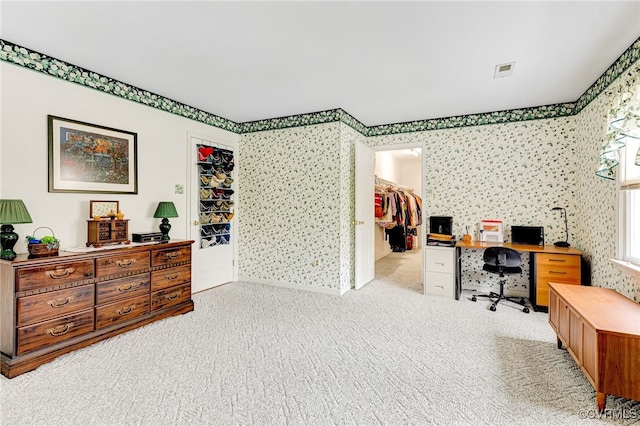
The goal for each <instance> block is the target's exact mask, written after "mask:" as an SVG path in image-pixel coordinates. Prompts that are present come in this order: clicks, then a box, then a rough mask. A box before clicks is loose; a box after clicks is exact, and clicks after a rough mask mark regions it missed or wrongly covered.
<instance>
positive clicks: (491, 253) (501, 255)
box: [482, 247, 522, 268]
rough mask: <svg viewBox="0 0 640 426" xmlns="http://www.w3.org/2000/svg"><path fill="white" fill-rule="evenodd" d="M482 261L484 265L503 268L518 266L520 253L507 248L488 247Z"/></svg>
mask: <svg viewBox="0 0 640 426" xmlns="http://www.w3.org/2000/svg"><path fill="white" fill-rule="evenodd" d="M482 259H483V260H484V263H485V264H486V265H491V266H499V267H500V266H501V267H504V268H510V267H517V266H520V264H521V263H522V260H521V259H520V253H518V252H517V251H516V250H514V249H510V248H507V247H489V248H487V249H485V250H484V253H483V256H482Z"/></svg>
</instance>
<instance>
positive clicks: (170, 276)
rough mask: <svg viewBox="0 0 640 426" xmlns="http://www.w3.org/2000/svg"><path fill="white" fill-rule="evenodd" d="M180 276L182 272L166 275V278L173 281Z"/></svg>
mask: <svg viewBox="0 0 640 426" xmlns="http://www.w3.org/2000/svg"><path fill="white" fill-rule="evenodd" d="M179 276H180V274H171V275H165V278H166V279H167V280H168V281H173V280H175V279H176V278H178V277H179Z"/></svg>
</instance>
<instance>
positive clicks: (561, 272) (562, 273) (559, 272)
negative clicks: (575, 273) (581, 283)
mask: <svg viewBox="0 0 640 426" xmlns="http://www.w3.org/2000/svg"><path fill="white" fill-rule="evenodd" d="M549 273H550V274H560V275H566V274H567V271H549Z"/></svg>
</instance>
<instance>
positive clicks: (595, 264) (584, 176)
mask: <svg viewBox="0 0 640 426" xmlns="http://www.w3.org/2000/svg"><path fill="white" fill-rule="evenodd" d="M638 78H640V62H636V63H635V65H633V66H632V67H631V68H629V71H628V72H626V73H624V74H623V75H622V76H621V77H620V78H618V79H617V80H616V81H614V82H613V84H611V85H610V86H609V88H608V90H605V92H604V93H602V94H601V95H600V96H598V97H597V98H596V99H594V100H593V101H592V102H591V103H590V104H589V105H588V106H587V107H586V108H585V109H584V110H582V112H580V114H578V115H577V116H576V117H575V128H576V146H577V150H576V157H575V161H576V163H577V164H578V170H579V172H578V177H579V179H578V181H577V182H576V184H577V188H576V195H577V200H578V205H579V206H581V207H582V210H581V212H580V221H579V222H578V223H577V229H576V230H577V234H578V235H579V237H580V238H579V247H580V249H582V250H584V252H585V254H586V256H587V258H588V259H589V260H590V262H591V270H592V285H594V286H598V287H608V288H614V289H616V290H617V291H619V292H620V293H622V294H624V295H626V296H627V297H629V298H631V299H633V300H636V301H640V278H637V277H633V276H630V275H628V274H626V273H624V272H621V271H620V270H619V269H618V268H617V267H615V266H614V265H613V264H612V263H611V262H610V261H609V259H611V258H613V257H615V256H616V225H617V203H618V199H617V183H616V182H615V181H612V180H607V179H602V178H600V177H597V176H596V175H595V170H596V168H597V166H598V158H599V153H600V148H601V145H602V136H603V134H604V129H605V125H606V119H607V111H608V108H609V106H610V103H611V102H612V100H613V96H612V95H610V93H615V92H616V89H617V88H618V87H619V86H621V85H626V84H628V82H629V81H630V80H632V79H636V81H637V79H638Z"/></svg>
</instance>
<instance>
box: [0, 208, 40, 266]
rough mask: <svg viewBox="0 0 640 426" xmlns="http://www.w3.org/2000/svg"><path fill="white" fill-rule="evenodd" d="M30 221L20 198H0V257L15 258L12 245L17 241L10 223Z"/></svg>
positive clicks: (16, 235)
mask: <svg viewBox="0 0 640 426" xmlns="http://www.w3.org/2000/svg"><path fill="white" fill-rule="evenodd" d="M31 222H32V220H31V216H30V215H29V212H28V211H27V208H26V207H25V205H24V203H23V202H22V200H0V224H2V226H0V247H1V248H2V251H1V252H0V259H5V260H13V259H15V258H16V252H15V251H13V246H15V245H16V243H17V242H18V234H16V233H15V232H13V225H12V224H14V223H31Z"/></svg>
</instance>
